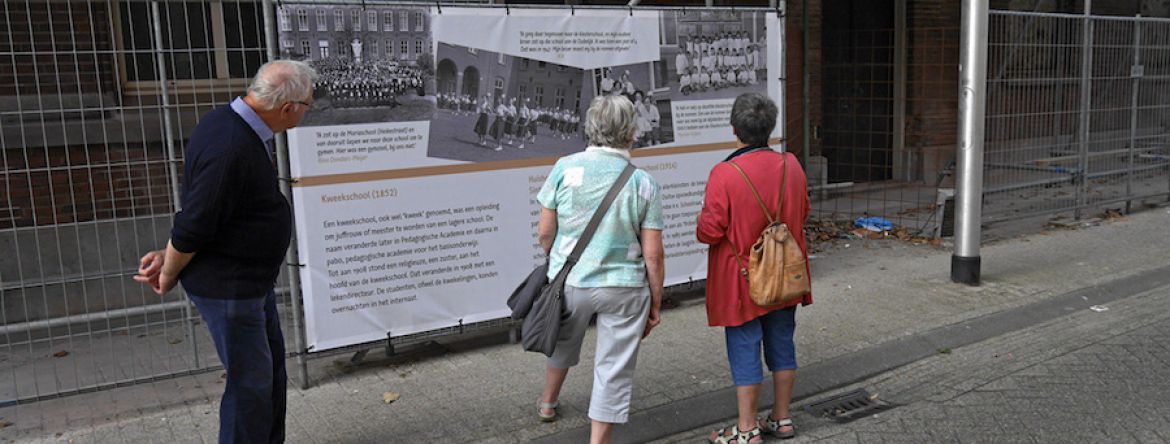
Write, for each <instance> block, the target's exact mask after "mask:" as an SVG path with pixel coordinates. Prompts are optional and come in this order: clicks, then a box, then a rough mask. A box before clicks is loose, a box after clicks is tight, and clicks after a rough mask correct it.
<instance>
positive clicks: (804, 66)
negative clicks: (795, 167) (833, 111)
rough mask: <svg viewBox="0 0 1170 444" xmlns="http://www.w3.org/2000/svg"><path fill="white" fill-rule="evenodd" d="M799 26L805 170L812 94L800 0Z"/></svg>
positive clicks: (805, 13) (803, 1)
mask: <svg viewBox="0 0 1170 444" xmlns="http://www.w3.org/2000/svg"><path fill="white" fill-rule="evenodd" d="M800 26H801V30H800V33H801V36H800V59H801V61H800V71H801V73H800V74H801V76H802V77H801V80H800V102H801V103H800V125H801V131H800V132H801V138H802V139H803V140H802V142H803V143H804V146H803V147H801V148H802V149H801V150H800V151H801V157H802V158H803V159H801V160H803V162H802V163H804V168H805V169H806V170H807V169H808V159H809V156H810V155H811V154H810V152H811V151H812V135H811V134H809V133H810V132H811V131H812V129H811V127H812V112H811V111H809V102H810V100H811V99H810V96H811V95H812V93H810V92H809V85H808V82H809V67H808V64H809V59H810V57H809V54H808V39H809V34H810V32H809V29H808V0H801V2H800ZM822 32H823V31H822ZM780 66H784V64H783V63H781V64H780Z"/></svg>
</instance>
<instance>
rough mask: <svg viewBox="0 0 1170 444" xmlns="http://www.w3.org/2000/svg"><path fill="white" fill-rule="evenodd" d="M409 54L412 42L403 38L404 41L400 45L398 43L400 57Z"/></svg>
mask: <svg viewBox="0 0 1170 444" xmlns="http://www.w3.org/2000/svg"><path fill="white" fill-rule="evenodd" d="M409 55H410V42H408V41H406V40H403V41H402V43H401V44H400V45H398V57H406V56H409Z"/></svg>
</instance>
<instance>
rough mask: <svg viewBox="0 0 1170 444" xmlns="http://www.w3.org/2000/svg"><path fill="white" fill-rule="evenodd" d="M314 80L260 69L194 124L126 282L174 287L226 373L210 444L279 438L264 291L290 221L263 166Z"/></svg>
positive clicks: (274, 331)
mask: <svg viewBox="0 0 1170 444" xmlns="http://www.w3.org/2000/svg"><path fill="white" fill-rule="evenodd" d="M316 77H317V74H316V72H315V71H314V70H313V68H312V67H310V66H309V65H307V64H305V63H302V62H295V61H289V60H277V61H273V62H269V63H267V64H265V65H264V66H261V67H260V70H259V71H257V72H256V77H255V78H254V79H253V80H252V84H251V85H249V86H248V94H247V95H246V96H245V97H243V98H239V97H237V98H236V99H235V100H234V101H233V102H232V103H231V104H230V105H228V106H223V107H220V108H218V109H216V110H214V111H212V112H210V113H208V114H207V115H205V116H203V118H202V119H201V120H200V121H199V125H198V126H196V127H195V130H194V131H193V132H192V133H191V140H190V142H188V144H187V153H186V154H187V155H186V161H185V164H184V169H183V201H182V202H183V209H182V211H179V212H178V213H176V214H175V221H174V226H173V228H171V239H170V242H167V246H166V248H165V249H163V250H159V251H152V252H149V253H146V255H145V256H143V257H142V260H141V264H140V266H139V269H138V276H135V277H134V280H136V281H139V282H142V283H146V284H148V285H150V286H151V288H152V289H153V290H154V292H155V293H158V294H160V295H163V294H166V293H167V292H168V291H170V290H171V289H172V288H174V286H175V284H176V283H177V282H179V281H182V283H183V288H184V289H185V290H186V291H187V296H188V297H190V299H191V302H193V303H194V304H195V307H196V308H197V309H198V310H199V313H201V314H202V315H203V320H204V321H205V322H206V323H207V328H208V329H209V330H210V331H211V338H212V340H213V341H214V342H215V350H216V352H217V353H218V354H219V359H220V361H222V362H223V366H224V369H225V370H226V371H227V384H226V385H225V387H224V393H223V398H222V400H221V403H220V409H219V421H220V424H219V442H221V443H237V442H247V443H273V442H283V441H284V416H285V387H286V385H287V379H288V378H287V376H286V373H285V367H284V335H283V334H282V333H281V331H280V320H279V318H278V317H277V313H276V294H275V292H274V291H273V285H274V282H275V280H276V276H277V274H278V273H279V271H280V264H281V261H282V259H283V257H284V254H285V250H287V249H288V245H289V239H290V236H291V233H292V215H291V212H290V211H289V205H288V201H286V200H285V199H284V196H282V195H281V194H280V190H279V188H278V186H277V178H276V171H275V168H274V167H273V161H272V140H273V136H274V134H275V133H279V132H281V131H284V130H287V129H289V128H292V127H295V126H297V124H299V123H300V122H301V119H302V118H304V116H305V112H306V111H308V110H309V108H312V106H313V102H312V101H313V87H312V85H313V82H314V81H315V80H316Z"/></svg>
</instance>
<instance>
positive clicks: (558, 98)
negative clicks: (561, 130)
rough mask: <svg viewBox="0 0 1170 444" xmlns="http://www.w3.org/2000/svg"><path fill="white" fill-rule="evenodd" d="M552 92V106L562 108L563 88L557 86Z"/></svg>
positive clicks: (563, 101)
mask: <svg viewBox="0 0 1170 444" xmlns="http://www.w3.org/2000/svg"><path fill="white" fill-rule="evenodd" d="M553 94H554V95H553V106H556V107H557V108H564V107H565V88H562V87H559V86H558V87H557V88H556V90H555V92H554V93H553Z"/></svg>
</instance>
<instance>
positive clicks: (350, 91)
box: [278, 4, 435, 126]
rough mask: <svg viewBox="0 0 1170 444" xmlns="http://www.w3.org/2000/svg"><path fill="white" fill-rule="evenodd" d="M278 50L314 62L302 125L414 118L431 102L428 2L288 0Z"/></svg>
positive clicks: (422, 116)
mask: <svg viewBox="0 0 1170 444" xmlns="http://www.w3.org/2000/svg"><path fill="white" fill-rule="evenodd" d="M278 16H279V21H280V24H279V25H280V27H281V54H282V56H284V57H286V58H290V59H296V60H303V61H305V62H308V63H309V64H310V65H312V66H313V68H315V69H316V70H317V73H318V79H317V81H316V83H315V84H314V85H313V91H314V93H313V107H314V112H312V113H309V114H308V115H307V116H306V117H305V120H304V121H303V122H302V123H301V125H302V126H323V125H345V124H360V123H385V122H413V121H425V120H428V119H430V117H431V115H432V113H433V112H434V107H435V97H434V55H433V51H432V39H431V29H430V28H431V27H430V12H429V11H428V10H427V9H426V8H417V7H416V8H407V7H385V6H372V5H370V6H365V7H363V6H362V5H342V4H339V5H299V4H298V5H286V6H283V7H281V8H280V10H279V13H278Z"/></svg>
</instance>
